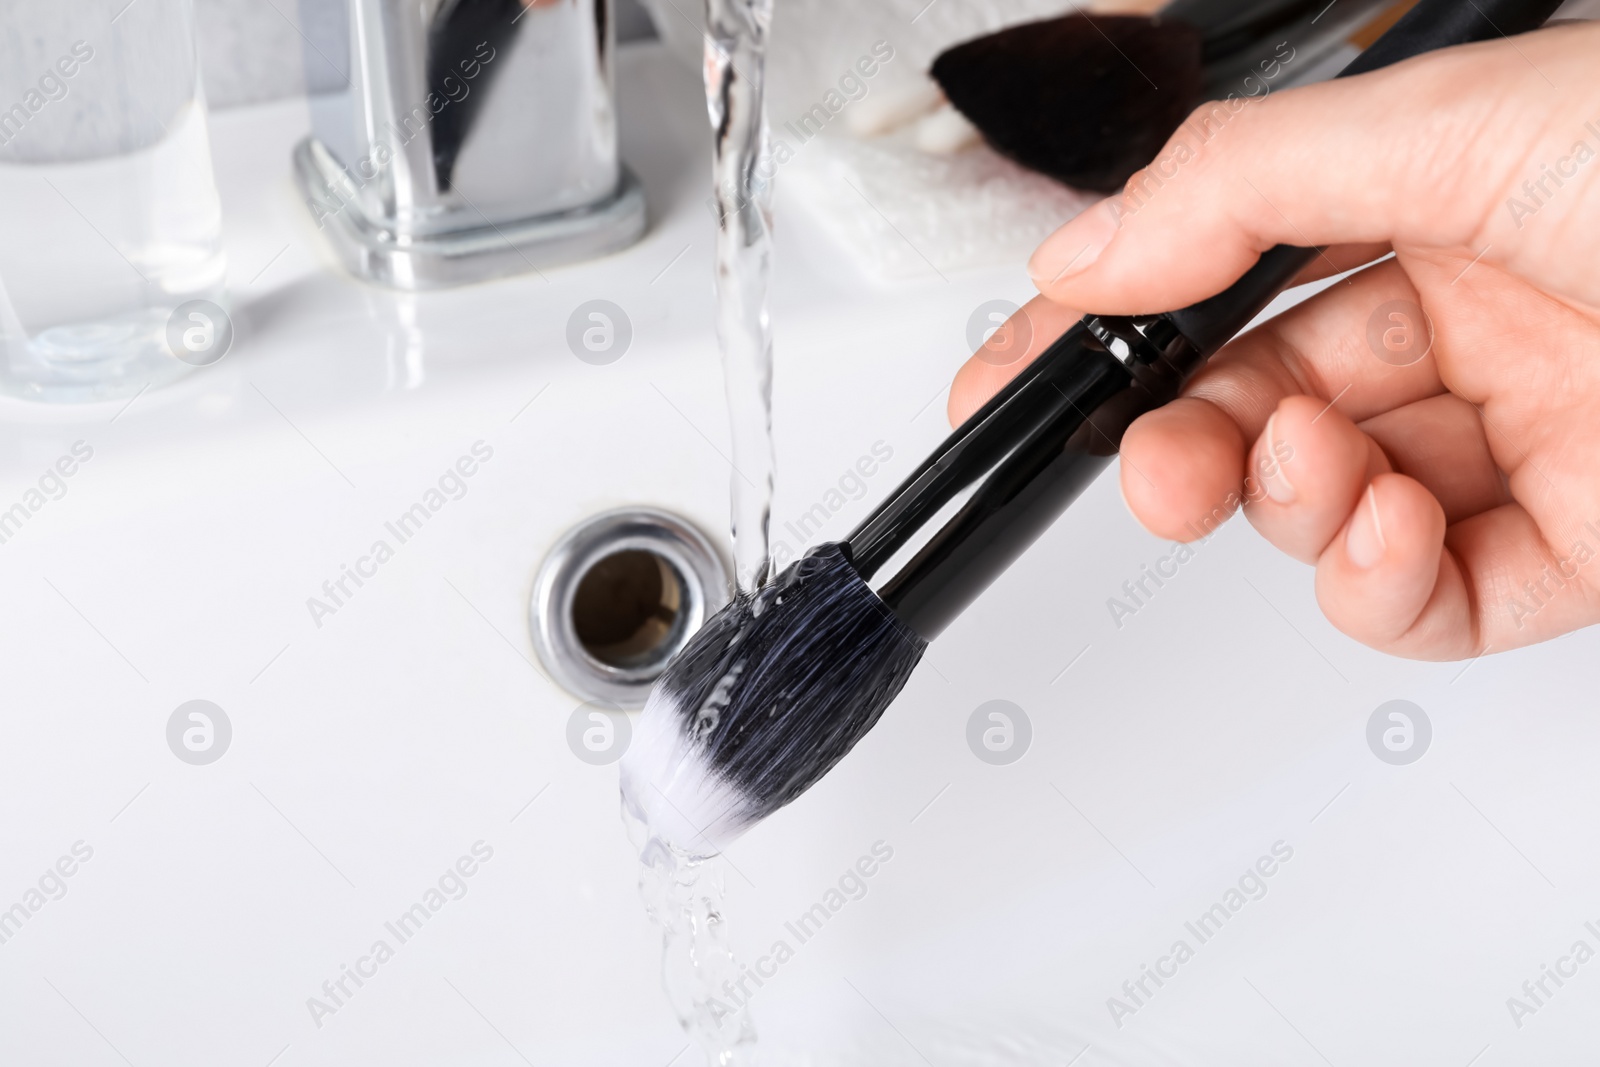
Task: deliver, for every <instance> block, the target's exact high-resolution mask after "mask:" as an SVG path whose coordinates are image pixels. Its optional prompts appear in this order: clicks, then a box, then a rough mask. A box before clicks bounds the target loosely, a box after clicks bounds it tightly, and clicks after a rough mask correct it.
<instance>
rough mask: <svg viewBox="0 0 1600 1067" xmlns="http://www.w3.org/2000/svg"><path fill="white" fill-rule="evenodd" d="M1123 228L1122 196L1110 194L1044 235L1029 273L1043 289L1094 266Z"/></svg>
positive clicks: (1031, 260) (1031, 261)
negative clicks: (1046, 235)
mask: <svg viewBox="0 0 1600 1067" xmlns="http://www.w3.org/2000/svg"><path fill="white" fill-rule="evenodd" d="M1121 228H1122V198H1121V197H1119V196H1113V197H1108V198H1107V199H1105V200H1102V201H1100V203H1098V204H1096V205H1095V206H1094V207H1092V208H1090V209H1089V210H1088V211H1085V212H1084V213H1083V214H1081V215H1079V216H1078V217H1077V218H1075V219H1073V220H1072V221H1071V222H1069V223H1067V224H1066V225H1065V226H1063V227H1061V229H1059V230H1057V231H1056V232H1055V233H1053V234H1051V235H1050V236H1049V237H1046V238H1045V241H1044V244H1042V245H1040V246H1039V247H1038V248H1037V249H1035V250H1034V253H1033V258H1032V259H1030V260H1028V276H1029V277H1031V278H1032V279H1033V283H1034V284H1035V285H1037V286H1038V287H1039V288H1040V289H1043V288H1044V287H1046V286H1048V285H1052V284H1054V283H1056V282H1059V281H1061V279H1063V278H1070V277H1072V276H1073V275H1074V274H1081V273H1083V272H1084V271H1086V270H1088V269H1089V268H1090V267H1091V266H1093V265H1094V261H1095V260H1097V259H1099V258H1100V253H1101V252H1104V251H1105V248H1106V245H1108V244H1110V243H1111V239H1112V238H1113V237H1115V236H1116V235H1117V231H1118V230H1120V229H1121Z"/></svg>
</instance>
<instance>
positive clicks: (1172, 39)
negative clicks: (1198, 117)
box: [931, 15, 1205, 193]
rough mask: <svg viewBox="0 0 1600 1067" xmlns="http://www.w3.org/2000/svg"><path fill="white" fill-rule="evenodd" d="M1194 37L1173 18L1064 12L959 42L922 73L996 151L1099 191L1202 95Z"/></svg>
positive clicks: (1156, 143) (1150, 154)
mask: <svg viewBox="0 0 1600 1067" xmlns="http://www.w3.org/2000/svg"><path fill="white" fill-rule="evenodd" d="M1201 44H1202V38H1201V33H1200V31H1199V30H1198V29H1196V28H1195V27H1194V26H1191V25H1189V24H1188V23H1185V22H1180V21H1177V20H1173V19H1168V20H1165V21H1162V20H1156V19H1149V18H1141V17H1138V16H1096V17H1094V18H1093V19H1091V18H1090V17H1089V16H1085V15H1066V16H1063V17H1061V18H1055V19H1047V20H1045V21H1043V22H1031V23H1027V24H1024V25H1021V26H1012V27H1009V28H1007V29H1004V30H1001V31H999V32H998V33H992V34H989V35H988V36H986V37H979V38H977V39H976V40H972V41H967V42H966V43H964V44H960V45H957V46H955V47H954V48H951V49H949V50H948V51H946V52H945V53H944V54H943V55H941V56H939V58H938V59H936V60H934V63H933V69H932V71H931V73H932V74H933V77H934V80H935V81H937V82H938V83H939V86H940V88H942V89H943V90H944V92H945V96H947V97H949V99H950V102H951V103H952V104H954V105H955V107H956V109H957V110H958V111H960V112H961V113H962V114H963V115H965V116H966V117H967V118H968V120H970V121H971V122H972V124H973V125H974V126H976V127H977V128H978V130H979V131H980V132H981V133H982V134H983V136H984V139H985V140H987V141H988V142H989V144H990V145H991V146H993V147H994V149H995V150H996V151H997V152H999V153H1001V154H1002V155H1006V156H1009V157H1011V158H1012V159H1014V160H1015V161H1017V162H1018V163H1021V164H1022V165H1023V166H1025V167H1029V168H1031V169H1033V170H1037V171H1039V172H1041V173H1043V174H1048V175H1050V176H1051V177H1053V178H1056V179H1057V180H1059V181H1062V182H1065V183H1066V184H1068V185H1072V186H1076V187H1077V188H1080V189H1090V190H1094V191H1097V192H1108V193H1109V192H1115V191H1116V190H1118V189H1120V188H1122V185H1123V183H1124V182H1126V181H1127V180H1128V178H1129V176H1130V175H1132V174H1133V173H1134V172H1135V171H1137V170H1138V169H1139V168H1140V167H1143V166H1145V165H1146V164H1148V163H1149V162H1150V161H1151V160H1153V159H1154V158H1155V156H1156V153H1157V152H1159V151H1161V147H1162V145H1164V144H1166V142H1167V138H1168V137H1170V136H1171V135H1172V133H1173V131H1174V130H1176V129H1177V128H1178V127H1179V125H1181V124H1182V123H1183V120H1184V119H1185V118H1187V117H1188V115H1189V112H1190V111H1191V110H1193V108H1194V107H1195V105H1197V104H1198V103H1199V102H1200V100H1201V99H1202V97H1203V93H1204V84H1205V79H1204V71H1203V67H1202V65H1201ZM1145 72H1148V75H1147V74H1146V73H1145Z"/></svg>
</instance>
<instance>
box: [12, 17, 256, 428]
mask: <svg viewBox="0 0 1600 1067" xmlns="http://www.w3.org/2000/svg"><path fill="white" fill-rule="evenodd" d="M225 274H226V263H225V260H224V258H223V253H222V209H221V205H220V203H219V202H218V199H217V190H216V182H215V179H214V177H213V175H212V170H211V147H210V140H209V137H208V135H207V132H206V109H205V97H204V94H203V93H202V91H201V87H200V68H199V59H198V55H197V50H196V41H195V19H194V5H193V0H68V2H63V0H0V392H3V393H6V394H9V395H12V396H22V397H26V398H29V399H34V400H44V401H57V402H74V401H88V400H103V399H110V398H114V397H118V396H131V395H133V394H135V393H138V392H139V391H141V390H143V389H145V388H148V387H152V386H159V385H161V384H163V383H165V382H169V381H171V380H173V379H174V378H177V377H178V376H180V375H182V374H184V373H186V372H187V371H188V370H190V369H191V367H193V366H195V365H198V364H201V363H203V362H206V361H207V360H205V359H204V358H203V356H202V358H199V359H197V358H194V355H193V353H191V352H185V351H184V350H183V348H182V346H181V344H180V345H178V346H176V347H175V345H174V343H173V341H172V338H174V337H179V338H181V337H183V336H184V331H183V329H181V328H178V325H177V324H178V323H179V322H180V320H181V322H182V323H183V324H184V325H187V324H189V323H190V322H191V321H200V320H193V319H192V318H191V316H192V315H193V313H194V311H195V308H196V307H199V308H201V309H207V308H208V307H209V308H214V309H215V310H216V311H217V312H220V310H221V308H220V305H221V304H222V303H223V301H224V292H223V287H224V280H225ZM195 301H204V302H206V303H203V304H193V303H192V302H195ZM184 305H189V306H187V307H185V306H184ZM180 308H182V314H179V312H180ZM224 317H225V316H224ZM169 327H172V328H170V329H169ZM189 336H191V337H193V336H195V335H193V334H190V335H189ZM175 353H182V355H183V357H184V358H180V356H179V354H175Z"/></svg>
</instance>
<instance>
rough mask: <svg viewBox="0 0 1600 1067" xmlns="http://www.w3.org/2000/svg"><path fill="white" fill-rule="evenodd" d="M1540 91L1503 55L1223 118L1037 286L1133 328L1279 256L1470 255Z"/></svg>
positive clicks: (1423, 63)
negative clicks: (1322, 251) (1408, 249)
mask: <svg viewBox="0 0 1600 1067" xmlns="http://www.w3.org/2000/svg"><path fill="white" fill-rule="evenodd" d="M1519 42H1520V43H1523V46H1524V48H1525V49H1526V48H1527V47H1528V46H1527V44H1526V43H1525V42H1526V39H1525V38H1521V39H1519ZM1540 78H1541V74H1540V72H1539V71H1538V70H1537V69H1535V68H1534V67H1532V66H1531V65H1530V64H1529V63H1528V62H1527V61H1526V60H1525V59H1524V58H1523V57H1522V56H1521V55H1520V54H1519V52H1518V51H1517V46H1516V43H1514V42H1511V41H1497V42H1493V43H1488V44H1481V45H1471V46H1467V47H1462V48H1454V49H1447V50H1445V51H1441V52H1437V53H1433V54H1431V55H1427V56H1422V57H1419V58H1417V59H1414V60H1410V61H1407V62H1405V63H1400V64H1397V65H1395V66H1393V67H1389V68H1386V69H1384V70H1379V71H1374V72H1372V73H1369V74H1363V75H1360V76H1358V77H1352V78H1348V79H1340V80H1337V81H1333V82H1327V83H1324V84H1320V85H1313V86H1307V87H1305V88H1301V89H1292V90H1288V91H1285V92H1281V93H1275V94H1272V95H1269V96H1266V97H1262V98H1258V99H1253V100H1252V99H1246V98H1239V97H1237V96H1236V97H1233V98H1231V99H1226V100H1221V101H1213V102H1210V103H1207V104H1205V105H1203V106H1202V107H1201V108H1200V109H1199V110H1197V111H1196V112H1195V113H1194V114H1193V115H1192V116H1190V118H1189V120H1188V121H1187V122H1185V123H1184V125H1183V126H1181V127H1180V128H1179V129H1178V131H1177V132H1176V133H1175V134H1173V136H1172V138H1171V140H1169V141H1168V143H1167V145H1166V147H1165V148H1163V149H1162V151H1161V153H1160V154H1159V155H1158V156H1157V157H1156V159H1155V161H1154V162H1153V163H1151V164H1150V166H1148V167H1146V168H1145V169H1144V170H1142V171H1140V172H1139V173H1138V174H1135V175H1134V176H1133V177H1132V178H1131V179H1129V181H1128V184H1127V186H1126V187H1125V188H1124V190H1123V191H1122V193H1120V194H1119V195H1117V196H1113V197H1111V198H1109V199H1107V200H1105V201H1103V202H1101V203H1100V204H1098V205H1096V206H1095V207H1093V208H1090V209H1089V210H1088V211H1086V212H1084V213H1083V214H1082V215H1079V216H1078V217H1077V218H1075V219H1073V220H1072V221H1071V222H1069V223H1067V225H1065V226H1063V227H1062V228H1061V229H1060V230H1058V231H1056V233H1055V234H1053V235H1052V236H1050V237H1049V238H1048V239H1046V241H1045V242H1044V244H1042V245H1041V246H1040V247H1039V249H1038V251H1036V252H1035V253H1034V256H1033V259H1032V260H1031V262H1030V263H1029V265H1028V271H1029V273H1030V274H1031V275H1032V276H1033V279H1034V283H1035V285H1037V286H1038V287H1039V291H1040V292H1041V293H1043V294H1044V295H1046V296H1048V297H1049V298H1050V299H1051V300H1054V301H1056V302H1057V303H1061V304H1065V305H1068V306H1071V307H1079V308H1084V309H1086V310H1088V311H1091V312H1099V313H1105V314H1122V315H1129V314H1147V313H1153V312H1159V311H1169V310H1172V309H1174V308H1179V307H1184V306H1186V305H1188V304H1192V303H1194V302H1196V301H1198V300H1202V299H1204V298H1205V297H1208V296H1212V295H1214V294H1216V293H1218V292H1220V291H1221V290H1222V289H1224V288H1225V287H1226V286H1227V285H1228V284H1229V283H1231V282H1232V281H1234V280H1235V279H1236V278H1238V277H1239V276H1240V275H1242V274H1243V273H1244V272H1245V271H1246V270H1248V269H1249V267H1250V266H1251V264H1253V263H1254V262H1255V261H1256V259H1257V257H1258V256H1259V255H1260V253H1261V252H1263V251H1265V250H1266V249H1268V248H1270V247H1272V246H1273V245H1276V244H1292V245H1299V246H1302V247H1308V246H1316V245H1343V244H1373V243H1377V244H1383V243H1390V242H1392V243H1395V244H1400V243H1402V242H1404V243H1408V244H1411V245H1421V246H1428V247H1437V248H1441V249H1450V250H1455V249H1456V248H1457V247H1465V246H1466V245H1467V244H1468V243H1470V242H1471V241H1472V239H1473V237H1474V236H1475V235H1477V234H1478V233H1479V232H1480V231H1481V230H1482V229H1483V228H1484V223H1485V220H1486V219H1487V218H1488V217H1489V216H1490V215H1491V214H1492V213H1493V210H1494V208H1495V207H1496V206H1498V204H1499V201H1500V200H1501V199H1503V195H1504V194H1503V192H1502V190H1503V189H1504V188H1505V186H1506V185H1507V184H1509V181H1508V179H1509V173H1508V172H1509V171H1513V170H1516V169H1517V166H1518V164H1519V163H1520V161H1521V160H1522V159H1523V158H1524V157H1525V155H1526V154H1527V153H1528V152H1529V151H1531V150H1532V148H1533V142H1534V140H1535V139H1536V138H1537V131H1538V130H1539V128H1540V126H1541V124H1540V123H1537V122H1533V121H1530V116H1529V113H1530V112H1534V111H1536V110H1537V109H1538V107H1539V106H1540V104H1541V103H1543V102H1546V101H1547V100H1548V97H1549V95H1550V94H1549V92H1548V86H1547V85H1546V84H1545V83H1544V82H1543V81H1541V80H1540ZM1490 90H1492V91H1490ZM1508 104H1510V105H1511V106H1507V105H1508ZM1476 251H1477V249H1472V250H1470V251H1468V252H1467V253H1466V254H1467V255H1468V256H1471V255H1473V254H1474V253H1475V252H1476Z"/></svg>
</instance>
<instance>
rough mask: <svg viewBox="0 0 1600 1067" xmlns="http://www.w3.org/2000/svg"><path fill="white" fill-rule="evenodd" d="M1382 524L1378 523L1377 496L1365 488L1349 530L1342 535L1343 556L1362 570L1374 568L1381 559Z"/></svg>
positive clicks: (1368, 487)
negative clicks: (1365, 490)
mask: <svg viewBox="0 0 1600 1067" xmlns="http://www.w3.org/2000/svg"><path fill="white" fill-rule="evenodd" d="M1383 549H1384V543H1383V523H1381V522H1379V521H1378V496H1377V494H1376V493H1374V492H1373V491H1372V486H1370V485H1369V486H1367V492H1366V495H1365V496H1363V497H1362V498H1361V503H1359V504H1357V505H1356V513H1355V515H1354V516H1353V517H1352V518H1351V519H1350V530H1349V532H1348V533H1346V534H1345V535H1344V550H1345V554H1346V555H1348V556H1349V557H1350V562H1351V563H1354V564H1355V565H1356V566H1357V567H1360V568H1361V569H1362V570H1367V569H1369V568H1371V567H1375V566H1377V564H1378V561H1379V560H1381V559H1382V558H1383Z"/></svg>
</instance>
